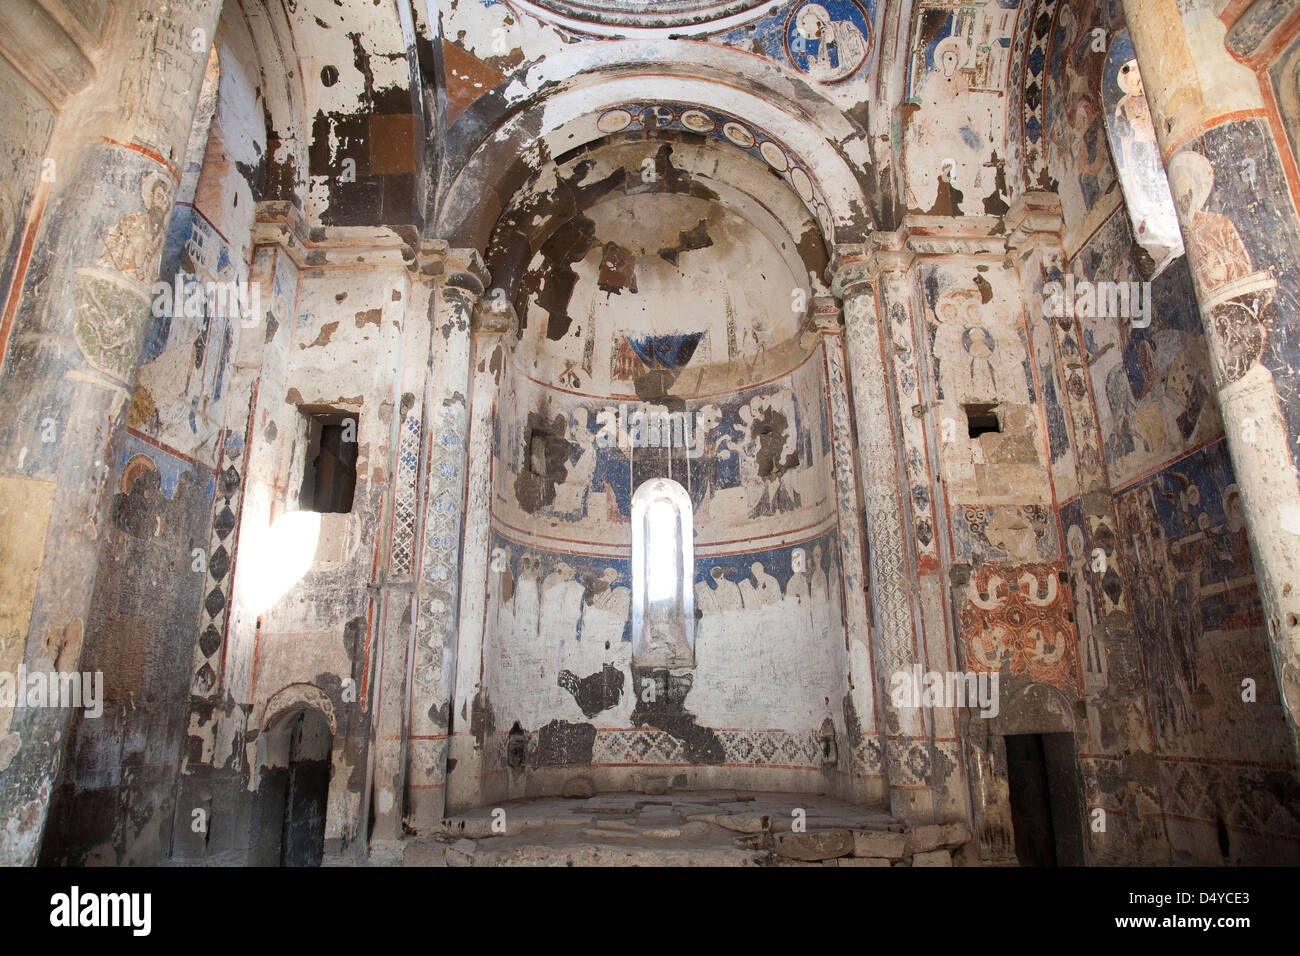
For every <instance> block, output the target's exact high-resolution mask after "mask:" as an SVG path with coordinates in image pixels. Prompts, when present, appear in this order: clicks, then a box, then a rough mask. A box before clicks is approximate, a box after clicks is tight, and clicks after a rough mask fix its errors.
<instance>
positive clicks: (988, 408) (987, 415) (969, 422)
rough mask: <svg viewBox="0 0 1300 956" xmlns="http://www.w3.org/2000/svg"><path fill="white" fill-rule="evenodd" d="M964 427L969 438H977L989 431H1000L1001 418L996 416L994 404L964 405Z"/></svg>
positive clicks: (999, 432) (998, 432)
mask: <svg viewBox="0 0 1300 956" xmlns="http://www.w3.org/2000/svg"><path fill="white" fill-rule="evenodd" d="M964 408H965V411H966V429H967V431H968V432H969V433H970V437H971V438H979V437H980V435H987V434H988V433H990V432H994V433H997V434H1001V433H1002V420H1001V419H1000V418H998V407H997V406H996V405H966V406H964Z"/></svg>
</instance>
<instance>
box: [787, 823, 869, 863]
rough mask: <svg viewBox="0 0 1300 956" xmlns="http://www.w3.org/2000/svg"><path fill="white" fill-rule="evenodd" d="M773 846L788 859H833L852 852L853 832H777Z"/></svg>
mask: <svg viewBox="0 0 1300 956" xmlns="http://www.w3.org/2000/svg"><path fill="white" fill-rule="evenodd" d="M774 848H775V850H776V853H777V855H778V856H783V857H785V858H786V859H789V860H810V861H816V860H833V859H835V858H836V857H841V856H848V855H849V854H850V853H852V852H853V834H852V833H851V832H849V831H848V830H814V831H811V832H806V833H778V834H777V835H776V838H775V841H774Z"/></svg>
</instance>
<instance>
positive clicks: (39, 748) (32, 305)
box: [0, 0, 221, 865]
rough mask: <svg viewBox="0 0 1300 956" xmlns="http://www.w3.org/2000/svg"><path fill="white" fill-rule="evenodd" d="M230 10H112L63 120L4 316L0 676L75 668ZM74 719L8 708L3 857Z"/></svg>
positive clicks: (1, 794)
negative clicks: (168, 248) (195, 133)
mask: <svg viewBox="0 0 1300 956" xmlns="http://www.w3.org/2000/svg"><path fill="white" fill-rule="evenodd" d="M220 8H221V4H220V3H219V2H218V0H188V2H182V3H179V4H178V3H163V2H162V0H130V2H123V3H120V4H116V5H115V7H114V11H113V21H112V26H111V27H110V29H109V31H108V34H107V35H106V36H105V38H104V42H103V44H102V47H101V49H102V50H103V51H104V54H103V56H104V62H103V63H102V64H101V68H100V69H99V71H98V79H97V80H96V82H94V83H93V84H92V85H91V86H89V87H88V88H87V89H86V90H85V91H84V92H82V93H81V94H79V95H78V96H77V97H75V98H74V99H73V100H71V101H69V103H68V104H67V106H66V107H65V109H64V112H63V114H62V115H61V116H60V120H59V125H60V128H61V129H63V130H66V131H67V133H66V135H65V137H64V138H62V139H60V141H59V142H60V147H59V150H58V153H57V155H56V156H55V158H56V164H55V170H56V172H55V183H54V186H53V188H52V190H51V193H50V197H49V201H48V203H47V204H46V205H45V207H44V211H43V212H42V213H40V215H41V217H42V218H41V221H40V225H39V227H37V228H36V231H35V240H34V245H33V248H32V252H31V255H30V257H29V258H28V259H26V260H25V264H24V266H23V267H22V268H20V270H19V272H18V273H17V274H16V275H15V286H14V288H15V289H16V290H17V291H15V292H13V293H12V294H11V297H10V299H9V301H7V302H6V303H5V308H4V322H3V324H0V349H3V353H4V354H3V370H2V371H0V541H3V542H4V544H3V545H2V546H0V548H2V550H0V647H2V648H3V650H0V671H9V672H11V673H14V672H17V671H18V669H19V666H20V665H23V666H25V668H26V670H27V672H28V673H42V674H48V673H50V672H52V671H56V670H57V671H60V672H70V671H74V670H76V669H77V667H78V664H79V661H80V656H81V641H82V633H83V630H84V626H85V624H84V622H85V620H86V616H87V614H88V612H89V606H90V600H91V592H92V588H93V584H94V580H95V572H96V568H97V565H98V555H99V546H100V542H99V528H100V527H101V526H102V525H103V523H104V521H105V520H106V513H105V511H106V507H107V504H108V502H109V501H110V500H111V498H112V489H110V488H109V487H108V486H107V479H108V475H109V473H110V468H109V464H108V458H109V455H110V453H111V446H110V441H111V440H112V437H113V435H114V434H115V433H118V432H119V430H120V429H121V426H122V421H123V418H124V415H125V412H126V408H127V405H128V402H129V399H130V397H131V393H132V390H133V387H134V383H135V376H136V365H137V363H138V360H139V355H140V348H141V344H142V338H143V335H144V332H145V328H146V326H147V324H148V320H149V316H150V309H151V303H152V301H153V295H152V286H153V283H154V282H155V281H156V280H157V278H158V270H159V265H160V258H161V253H162V247H163V242H164V239H165V237H166V235H167V228H168V224H169V222H170V219H171V213H172V200H173V197H174V194H175V191H176V187H177V183H178V182H179V174H178V168H177V167H178V164H179V163H180V161H181V158H182V157H183V155H184V152H185V145H186V141H187V139H188V137H189V132H190V125H191V122H192V120H193V117H194V112H195V106H196V104H197V101H198V97H199V92H200V89H201V87H202V80H203V73H204V69H205V67H206V65H207V58H208V50H209V47H210V46H211V42H212V36H213V32H214V30H215V27H216V22H217V17H218V14H219V12H220ZM22 269H25V272H24V271H22ZM69 714H70V711H69V710H68V709H67V708H61V707H50V706H44V707H22V708H17V709H9V708H5V709H3V710H0V821H4V822H3V823H0V865H14V864H26V863H31V862H33V861H34V859H35V857H36V854H37V851H38V848H39V846H40V840H41V835H42V832H43V830H44V826H45V819H46V814H47V811H48V806H49V795H50V790H51V788H52V787H53V784H54V781H55V778H56V776H57V774H58V769H59V764H60V762H61V760H62V757H63V742H64V737H65V736H66V732H67V727H68V720H69Z"/></svg>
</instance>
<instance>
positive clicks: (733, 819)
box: [709, 813, 772, 833]
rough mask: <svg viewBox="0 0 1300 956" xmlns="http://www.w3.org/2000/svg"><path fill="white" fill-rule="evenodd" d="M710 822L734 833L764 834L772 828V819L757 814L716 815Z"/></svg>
mask: <svg viewBox="0 0 1300 956" xmlns="http://www.w3.org/2000/svg"><path fill="white" fill-rule="evenodd" d="M709 822H711V823H715V824H717V825H718V826H720V827H722V828H723V829H724V830H731V831H732V832H733V833H762V832H763V831H764V830H767V829H769V828H770V826H771V824H772V818H771V817H769V816H765V815H763V814H757V813H734V814H715V815H714V819H713V820H711V821H709Z"/></svg>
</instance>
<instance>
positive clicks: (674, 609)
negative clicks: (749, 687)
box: [632, 478, 695, 668]
mask: <svg viewBox="0 0 1300 956" xmlns="http://www.w3.org/2000/svg"><path fill="white" fill-rule="evenodd" d="M691 529H692V521H691V499H690V496H689V495H688V494H687V492H686V489H685V488H683V487H682V486H681V485H679V484H678V483H677V482H675V481H672V480H670V479H667V478H654V479H652V480H650V481H647V482H645V483H644V484H642V485H641V486H640V487H639V488H637V490H636V493H635V494H634V495H633V496H632V579H633V580H632V584H633V589H632V659H633V661H634V662H635V663H637V664H640V665H642V666H648V667H669V668H671V667H693V666H694V665H695V590H694V584H693V582H694V579H695V558H694V551H693V547H692V540H691V538H692V530H691Z"/></svg>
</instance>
